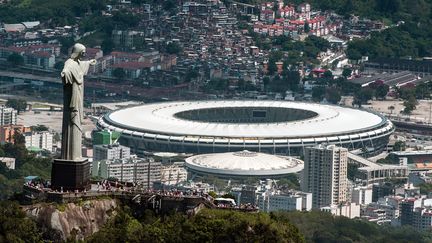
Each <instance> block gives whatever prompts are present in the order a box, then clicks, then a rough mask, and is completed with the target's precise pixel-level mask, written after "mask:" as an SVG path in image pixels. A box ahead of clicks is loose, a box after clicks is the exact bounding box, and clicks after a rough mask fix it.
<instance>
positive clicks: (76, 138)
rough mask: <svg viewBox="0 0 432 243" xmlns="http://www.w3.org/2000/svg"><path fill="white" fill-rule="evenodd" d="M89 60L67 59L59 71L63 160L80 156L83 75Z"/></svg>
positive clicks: (77, 158) (87, 67) (85, 72)
mask: <svg viewBox="0 0 432 243" xmlns="http://www.w3.org/2000/svg"><path fill="white" fill-rule="evenodd" d="M89 66H90V62H89V61H80V60H74V59H68V60H67V61H66V62H65V65H64V68H63V71H62V72H61V76H62V80H63V124H62V125H63V127H62V153H61V158H62V159H64V160H80V159H81V158H82V154H81V146H82V142H81V140H82V121H83V119H84V111H83V110H84V106H83V100H84V75H86V74H87V71H88V69H89Z"/></svg>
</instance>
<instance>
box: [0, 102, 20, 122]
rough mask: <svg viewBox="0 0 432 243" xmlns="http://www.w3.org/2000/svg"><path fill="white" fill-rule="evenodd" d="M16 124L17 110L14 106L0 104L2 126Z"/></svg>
mask: <svg viewBox="0 0 432 243" xmlns="http://www.w3.org/2000/svg"><path fill="white" fill-rule="evenodd" d="M16 124H17V111H16V110H15V109H14V108H10V107H6V106H0V126H4V125H16Z"/></svg>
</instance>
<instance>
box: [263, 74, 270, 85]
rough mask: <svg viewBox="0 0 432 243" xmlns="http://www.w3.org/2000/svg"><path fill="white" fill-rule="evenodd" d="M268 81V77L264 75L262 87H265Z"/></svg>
mask: <svg viewBox="0 0 432 243" xmlns="http://www.w3.org/2000/svg"><path fill="white" fill-rule="evenodd" d="M269 83H270V78H269V77H268V76H265V77H264V78H263V84H264V87H267V86H268V84H269Z"/></svg>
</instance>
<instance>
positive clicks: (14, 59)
mask: <svg viewBox="0 0 432 243" xmlns="http://www.w3.org/2000/svg"><path fill="white" fill-rule="evenodd" d="M7 61H8V62H9V63H10V64H11V65H13V66H21V65H23V64H24V57H23V56H21V55H20V54H18V53H12V54H10V55H9V56H8V58H7Z"/></svg>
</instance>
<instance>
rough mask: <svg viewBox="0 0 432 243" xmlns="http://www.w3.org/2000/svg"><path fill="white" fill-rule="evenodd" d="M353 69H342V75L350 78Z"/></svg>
mask: <svg viewBox="0 0 432 243" xmlns="http://www.w3.org/2000/svg"><path fill="white" fill-rule="evenodd" d="M351 73H352V70H351V69H350V68H344V69H343V71H342V76H344V77H345V78H348V77H350V76H351Z"/></svg>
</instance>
